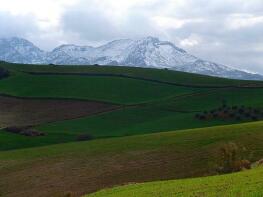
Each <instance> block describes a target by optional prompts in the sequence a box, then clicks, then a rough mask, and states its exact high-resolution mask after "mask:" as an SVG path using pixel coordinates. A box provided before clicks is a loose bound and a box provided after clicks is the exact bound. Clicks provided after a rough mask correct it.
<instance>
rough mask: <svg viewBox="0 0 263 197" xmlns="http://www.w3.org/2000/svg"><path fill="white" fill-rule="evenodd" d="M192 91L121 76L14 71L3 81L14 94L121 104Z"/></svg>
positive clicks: (0, 87) (3, 86)
mask: <svg viewBox="0 0 263 197" xmlns="http://www.w3.org/2000/svg"><path fill="white" fill-rule="evenodd" d="M190 92H193V89H191V88H184V87H177V86H171V85H165V84H159V83H154V82H148V81H141V80H135V79H125V78H118V77H86V76H73V75H72V76H54V75H50V76H49V75H44V76H43V75H41V76H38V75H30V74H23V73H12V76H11V77H9V78H7V79H3V80H1V81H0V93H5V94H9V95H13V96H20V97H44V98H75V99H87V100H97V101H106V102H112V103H120V104H136V103H142V102H149V101H154V100H158V99H161V98H165V97H169V96H171V95H181V94H185V93H190Z"/></svg>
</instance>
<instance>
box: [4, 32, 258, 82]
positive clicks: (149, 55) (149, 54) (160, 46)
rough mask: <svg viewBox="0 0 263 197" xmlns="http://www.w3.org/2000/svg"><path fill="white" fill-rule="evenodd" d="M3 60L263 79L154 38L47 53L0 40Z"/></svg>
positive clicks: (15, 41)
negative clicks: (98, 65)
mask: <svg viewBox="0 0 263 197" xmlns="http://www.w3.org/2000/svg"><path fill="white" fill-rule="evenodd" d="M0 60H4V61H8V62H13V63H25V64H51V63H52V64H57V65H94V64H100V65H122V66H140V67H151V68H168V69H171V70H178V71H185V72H191V73H198V74H205V75H211V76H219V77H226V78H235V79H259V80H263V76H261V75H258V74H252V73H248V72H244V71H240V70H237V69H234V68H231V67H227V66H224V65H220V64H216V63H213V62H209V61H205V60H202V59H199V58H197V57H195V56H193V55H191V54H189V53H187V52H186V51H184V50H183V49H180V48H178V47H176V46H175V45H174V44H173V43H171V42H168V41H160V40H159V39H158V38H154V37H146V38H143V39H138V40H131V39H121V40H115V41H112V42H109V43H107V44H105V45H102V46H100V47H91V46H76V45H72V44H70V45H61V46H59V47H57V48H55V49H54V50H53V51H51V52H44V51H42V50H40V49H39V48H38V47H36V46H35V45H34V44H32V43H31V42H29V41H27V40H25V39H22V38H7V39H0Z"/></svg>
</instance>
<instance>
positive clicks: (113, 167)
mask: <svg viewBox="0 0 263 197" xmlns="http://www.w3.org/2000/svg"><path fill="white" fill-rule="evenodd" d="M262 129H263V122H255V123H246V124H238V125H231V126H220V127H211V128H202V129H194V130H184V131H176V132H163V133H156V134H147V135H138V136H130V137H121V138H111V139H100V140H94V141H89V142H79V143H66V144H61V145H52V146H46V147H39V148H30V149H21V150H15V151H2V152H0V166H1V168H0V174H1V179H0V188H1V190H0V191H1V194H2V195H4V196H5V195H7V194H9V195H10V196H30V194H33V193H35V192H38V193H39V196H54V195H55V194H60V196H61V195H62V194H65V193H67V192H70V193H73V194H74V196H79V195H83V194H87V193H91V192H95V191H97V190H100V189H104V188H108V187H113V186H116V185H123V184H128V183H140V182H149V181H159V180H171V179H180V178H189V177H200V176H204V175H214V174H216V171H215V170H216V161H217V157H218V153H219V148H220V147H222V145H224V144H225V143H228V142H235V143H237V144H238V145H239V146H240V147H246V149H247V150H248V152H247V153H246V154H247V155H246V156H247V157H249V159H250V160H251V161H252V162H255V161H257V160H259V159H261V158H263V144H262V139H263V132H262ZM102 177H103V178H102Z"/></svg>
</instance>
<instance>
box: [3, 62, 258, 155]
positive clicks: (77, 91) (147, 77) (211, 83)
mask: <svg viewBox="0 0 263 197" xmlns="http://www.w3.org/2000/svg"><path fill="white" fill-rule="evenodd" d="M0 66H1V67H4V68H6V69H9V70H10V74H11V76H10V77H9V78H5V79H2V80H0V94H1V95H3V96H6V95H7V96H13V97H17V98H16V99H18V100H19V99H21V100H23V99H24V100H27V103H30V102H31V101H32V103H34V102H36V101H35V100H36V99H37V100H38V101H37V102H38V104H39V106H42V105H43V106H44V105H46V104H45V103H46V102H47V100H52V99H56V100H62V101H63V99H67V100H68V102H70V101H71V102H78V101H83V102H85V101H86V102H89V101H96V102H103V104H104V103H105V102H106V103H107V104H116V105H117V106H120V107H118V108H116V110H114V111H113V110H110V111H109V112H107V113H99V114H95V115H94V114H87V115H86V116H85V114H84V113H82V114H79V116H78V113H79V110H80V108H81V107H82V106H83V107H84V105H81V106H79V107H78V108H72V107H71V108H70V107H68V109H67V107H66V105H61V106H65V109H63V110H62V107H61V108H60V109H61V110H62V111H64V114H65V116H67V117H69V116H68V114H67V113H72V114H75V115H74V116H71V118H65V119H63V118H62V116H63V113H60V118H54V119H47V118H45V117H44V116H48V114H47V113H52V112H51V111H52V110H51V108H50V110H44V109H43V107H42V109H40V108H41V107H39V108H38V107H37V105H29V104H27V105H26V106H28V108H30V109H27V110H28V111H30V113H32V114H33V115H28V114H23V113H20V112H21V107H19V106H21V104H20V105H17V104H14V105H12V110H11V111H12V112H14V113H13V114H11V116H10V113H0V115H1V117H2V119H1V121H2V122H1V121H0V123H2V124H1V125H3V126H2V128H3V127H6V125H7V122H8V126H16V125H19V124H20V123H23V122H24V123H26V124H28V125H33V126H34V127H35V128H36V129H38V130H40V131H43V132H45V133H46V136H43V137H38V138H34V139H32V138H28V137H25V136H20V135H16V134H10V133H6V132H4V131H2V132H0V142H1V144H0V150H10V149H17V148H27V147H35V146H43V145H49V144H57V143H65V142H72V141H76V139H77V137H78V136H79V135H83V134H86V135H87V134H88V135H92V136H93V137H94V138H106V137H118V136H127V135H138V134H147V133H155V132H163V131H174V130H181V129H192V128H202V127H208V126H215V125H225V124H233V123H242V122H246V121H251V120H250V119H247V120H236V119H232V120H221V119H216V120H210V121H200V120H198V119H196V118H195V115H196V113H199V112H202V111H204V110H208V111H209V110H211V109H214V108H218V107H219V106H221V105H222V100H225V101H227V104H228V105H229V106H234V105H239V106H241V105H244V106H246V107H256V108H258V109H263V88H261V85H262V84H263V83H262V82H253V81H240V80H230V79H223V78H216V77H208V76H203V75H195V74H189V73H183V72H176V71H169V70H158V69H146V68H131V67H116V66H115V67H114V66H47V65H19V64H8V63H1V65H0ZM29 72H31V73H29ZM32 72H33V73H32ZM86 74H88V75H86ZM89 74H93V75H92V76H91V75H89ZM248 84H249V86H253V87H252V88H248V87H247V86H248ZM244 86H245V87H244ZM8 98H9V97H7V98H5V100H6V99H8ZM10 99H11V98H10ZM41 100H42V101H43V103H42V104H41ZM1 102H2V101H0V106H2V105H1ZM19 102H20V103H21V102H22V101H19ZM9 103H10V102H9ZM24 103H25V102H24ZM24 103H23V104H22V105H25V104H24ZM3 105H4V106H11V104H8V105H6V104H5V103H4V104H3ZM46 108H47V109H48V106H47V107H46ZM52 109H53V108H52ZM27 110H24V109H23V111H27ZM57 110H59V108H58V109H57ZM67 110H68V112H67ZM6 111H7V112H8V108H6ZM19 111H20V112H19ZM55 111H56V110H55ZM36 114H38V115H39V118H38V120H37V121H35V120H33V118H34V116H36ZM41 115H42V117H43V118H42V119H41ZM53 116H54V115H53ZM5 120H6V121H5ZM12 122H13V123H12ZM0 128H1V127H0Z"/></svg>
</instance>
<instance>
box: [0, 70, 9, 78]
mask: <svg viewBox="0 0 263 197" xmlns="http://www.w3.org/2000/svg"><path fill="white" fill-rule="evenodd" d="M8 76H9V71H8V70H6V69H4V68H1V67H0V79H3V78H5V77H8Z"/></svg>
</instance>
